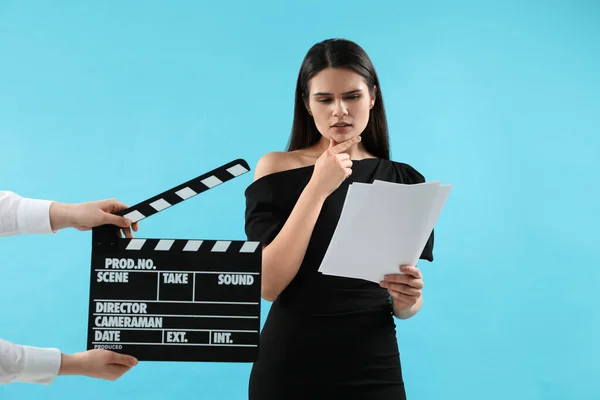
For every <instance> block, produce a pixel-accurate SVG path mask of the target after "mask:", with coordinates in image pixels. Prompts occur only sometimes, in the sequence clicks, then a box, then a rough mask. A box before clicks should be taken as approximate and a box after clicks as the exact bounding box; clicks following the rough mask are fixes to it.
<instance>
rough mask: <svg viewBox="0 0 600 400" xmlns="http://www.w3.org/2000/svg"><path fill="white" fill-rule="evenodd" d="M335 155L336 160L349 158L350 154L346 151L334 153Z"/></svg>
mask: <svg viewBox="0 0 600 400" xmlns="http://www.w3.org/2000/svg"><path fill="white" fill-rule="evenodd" d="M335 156H336V157H337V159H338V160H342V161H343V160H349V159H350V154H348V153H340V154H336V155H335Z"/></svg>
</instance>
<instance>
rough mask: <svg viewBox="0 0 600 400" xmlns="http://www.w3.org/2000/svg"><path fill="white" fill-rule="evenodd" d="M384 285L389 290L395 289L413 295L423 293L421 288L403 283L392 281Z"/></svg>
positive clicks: (416, 295)
mask: <svg viewBox="0 0 600 400" xmlns="http://www.w3.org/2000/svg"><path fill="white" fill-rule="evenodd" d="M384 287H385V288H386V289H388V290H393V291H395V292H399V293H402V294H405V295H407V296H411V297H418V296H420V295H421V291H420V290H419V289H417V288H414V287H411V286H408V285H404V284H402V283H390V284H387V285H385V286H384Z"/></svg>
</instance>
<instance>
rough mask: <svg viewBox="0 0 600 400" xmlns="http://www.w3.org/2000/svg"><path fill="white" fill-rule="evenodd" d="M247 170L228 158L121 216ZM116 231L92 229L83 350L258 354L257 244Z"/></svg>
mask: <svg viewBox="0 0 600 400" xmlns="http://www.w3.org/2000/svg"><path fill="white" fill-rule="evenodd" d="M248 171H250V167H249V166H248V163H246V161H244V160H241V159H238V160H234V161H232V162H230V163H228V164H225V165H223V166H221V167H219V168H217V169H215V170H213V171H210V172H207V173H206V174H204V175H201V176H199V177H197V178H195V179H192V180H190V181H188V182H186V183H184V184H181V185H179V186H177V187H175V188H173V189H171V190H168V191H166V192H164V193H161V194H159V195H157V196H154V197H152V198H150V199H148V200H145V201H143V202H141V203H139V204H137V205H135V206H133V207H130V208H128V209H127V210H124V211H122V212H120V213H118V214H119V215H122V216H125V217H127V218H129V219H130V220H131V221H133V222H138V221H141V220H142V219H144V218H148V217H150V216H152V215H154V214H156V213H158V212H160V211H163V210H165V209H167V208H169V207H172V206H174V205H176V204H178V203H180V202H183V201H185V200H187V199H189V198H191V197H193V196H195V195H197V194H200V193H203V192H206V191H208V190H209V189H212V188H214V187H216V186H218V185H220V184H222V183H224V182H227V181H229V180H231V179H233V178H235V177H238V176H240V175H242V174H245V173H246V172H248ZM117 233H118V228H117V227H116V226H113V225H110V226H106V225H105V226H102V227H98V228H95V229H94V230H93V232H92V241H93V243H92V263H91V270H92V273H91V283H90V304H89V317H88V339H87V348H88V350H89V349H108V350H113V351H116V352H119V353H124V354H130V355H132V356H134V357H137V358H138V360H140V361H220V362H252V361H255V360H256V359H257V358H258V342H259V341H258V338H259V329H260V285H261V258H262V252H261V246H260V243H259V242H251V241H241V240H181V239H141V238H137V237H136V238H133V239H127V238H120V237H119V236H118V235H117Z"/></svg>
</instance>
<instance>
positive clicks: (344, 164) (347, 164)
mask: <svg viewBox="0 0 600 400" xmlns="http://www.w3.org/2000/svg"><path fill="white" fill-rule="evenodd" d="M341 164H342V167H344V168H352V160H344V161H342V162H341Z"/></svg>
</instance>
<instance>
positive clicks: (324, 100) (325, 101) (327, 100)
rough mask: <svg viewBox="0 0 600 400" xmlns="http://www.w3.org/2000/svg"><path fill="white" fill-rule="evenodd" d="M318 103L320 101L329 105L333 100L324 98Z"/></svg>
mask: <svg viewBox="0 0 600 400" xmlns="http://www.w3.org/2000/svg"><path fill="white" fill-rule="evenodd" d="M317 101H318V102H319V103H329V102H331V99H327V98H322V99H317Z"/></svg>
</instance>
